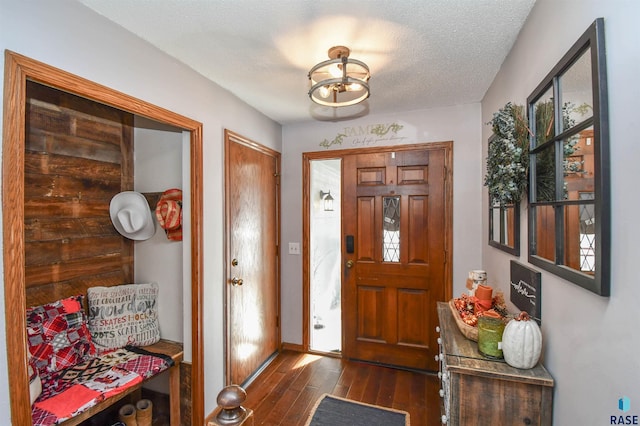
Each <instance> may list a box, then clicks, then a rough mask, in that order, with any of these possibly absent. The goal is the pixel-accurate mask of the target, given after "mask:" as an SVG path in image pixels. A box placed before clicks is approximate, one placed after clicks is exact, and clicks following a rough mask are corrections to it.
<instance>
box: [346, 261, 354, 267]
mask: <svg viewBox="0 0 640 426" xmlns="http://www.w3.org/2000/svg"><path fill="white" fill-rule="evenodd" d="M347 268H349V269H351V268H353V260H351V259H349V260H347Z"/></svg>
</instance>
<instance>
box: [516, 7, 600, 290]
mask: <svg viewBox="0 0 640 426" xmlns="http://www.w3.org/2000/svg"><path fill="white" fill-rule="evenodd" d="M527 109H528V120H529V128H530V130H531V137H530V145H529V160H530V163H529V211H528V219H529V226H528V229H529V232H528V234H529V235H528V238H529V257H528V260H529V262H530V263H532V264H534V265H536V266H538V267H540V268H542V269H544V270H547V271H549V272H552V273H554V274H556V275H558V276H560V277H562V278H564V279H566V280H568V281H570V282H573V283H575V284H577V285H579V286H581V287H583V288H585V289H587V290H589V291H592V292H594V293H596V294H599V295H601V296H608V295H609V292H610V259H609V252H610V202H609V199H610V182H609V180H610V178H609V174H610V171H609V169H610V166H609V120H608V104H607V76H606V61H605V46H604V20H603V19H602V18H598V19H597V20H596V21H595V22H594V23H593V24H592V25H591V26H590V27H589V28H588V29H587V31H586V32H585V33H584V34H583V35H582V36H581V37H580V38H579V39H578V41H577V42H576V43H575V44H574V45H573V46H572V47H571V49H570V50H569V51H568V52H567V53H566V54H565V55H564V57H563V58H562V59H561V60H560V62H559V63H558V64H557V65H556V66H555V67H554V68H553V70H552V71H551V72H550V73H549V74H548V75H547V77H546V78H545V79H544V80H543V81H542V82H541V83H540V85H538V87H537V88H536V89H535V90H534V92H533V93H532V94H531V95H530V96H529V97H528V98H527Z"/></svg>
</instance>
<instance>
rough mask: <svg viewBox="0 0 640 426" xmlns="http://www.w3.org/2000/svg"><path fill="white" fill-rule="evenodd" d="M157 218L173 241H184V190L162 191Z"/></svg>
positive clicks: (157, 208) (157, 206)
mask: <svg viewBox="0 0 640 426" xmlns="http://www.w3.org/2000/svg"><path fill="white" fill-rule="evenodd" d="M156 219H158V224H159V225H160V227H161V228H162V229H164V230H165V232H166V233H167V238H168V239H170V240H172V241H182V191H181V190H179V189H176V188H173V189H168V190H166V191H165V192H163V193H162V196H161V197H160V200H159V201H158V204H157V205H156Z"/></svg>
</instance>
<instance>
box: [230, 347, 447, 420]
mask: <svg viewBox="0 0 640 426" xmlns="http://www.w3.org/2000/svg"><path fill="white" fill-rule="evenodd" d="M438 390H439V382H438V378H437V377H436V375H435V374H431V373H421V372H414V371H406V370H399V369H395V368H389V367H384V366H379V365H373V364H368V363H364V362H354V361H345V360H342V359H339V358H333V357H326V356H320V355H312V354H304V353H299V352H293V351H283V352H282V353H281V354H279V355H278V356H277V357H276V358H275V359H274V360H273V361H272V363H271V364H270V365H269V366H268V367H267V368H266V369H265V370H264V371H263V372H262V373H261V374H260V375H259V376H258V377H257V378H256V379H255V380H254V381H253V383H251V384H250V385H249V386H248V387H247V389H246V391H247V400H246V401H245V403H244V404H243V406H244V407H246V408H249V409H252V410H253V412H254V421H255V425H286V426H296V425H304V423H305V421H306V420H307V418H308V416H309V414H310V412H311V409H312V408H313V405H314V404H315V402H316V401H317V400H318V398H319V397H320V396H321V395H322V394H324V393H329V394H332V395H336V396H340V397H343V398H349V399H353V400H355V401H361V402H365V403H368V404H375V405H381V406H386V407H391V408H395V409H398V410H404V411H407V412H408V413H409V415H410V420H411V426H435V425H439V424H441V423H440V405H439V404H440V397H439V395H438ZM371 426H378V425H371Z"/></svg>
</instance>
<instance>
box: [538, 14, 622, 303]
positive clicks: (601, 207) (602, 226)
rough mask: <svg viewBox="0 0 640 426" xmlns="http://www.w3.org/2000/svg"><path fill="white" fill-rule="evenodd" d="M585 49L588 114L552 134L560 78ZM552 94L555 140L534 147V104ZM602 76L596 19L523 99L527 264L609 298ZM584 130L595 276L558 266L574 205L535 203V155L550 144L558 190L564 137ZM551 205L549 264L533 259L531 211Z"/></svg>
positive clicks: (602, 52) (600, 27)
mask: <svg viewBox="0 0 640 426" xmlns="http://www.w3.org/2000/svg"><path fill="white" fill-rule="evenodd" d="M588 49H590V54H591V85H592V96H593V115H592V117H590V118H587V119H586V120H584V121H582V122H580V123H577V124H576V126H574V127H572V128H571V129H569V130H567V131H564V130H563V129H558V127H559V125H560V124H559V123H562V116H561V114H562V99H561V96H560V88H559V82H560V76H561V75H562V74H563V73H564V72H566V71H567V70H568V69H569V68H570V67H571V66H572V65H573V64H574V63H575V62H576V61H577V60H578V59H579V58H580V56H581V55H582V54H583V53H585V52H586V51H587V50H588ZM550 89H551V90H552V91H553V95H552V96H553V102H554V114H555V123H556V132H555V136H554V137H553V138H551V139H550V140H549V141H547V142H543V143H541V144H540V145H539V146H536V141H535V136H533V135H534V134H535V123H534V122H535V111H534V105H535V103H536V102H537V101H538V100H539V99H540V98H541V97H542V96H544V95H545V93H547V92H548V91H549V90H550ZM607 97H608V96H607V73H606V59H605V45H604V19H603V18H598V19H596V20H595V21H594V22H593V24H591V26H590V27H589V28H588V29H587V31H585V33H584V34H583V35H582V36H581V37H580V38H579V39H578V41H577V42H576V43H575V44H574V45H573V46H572V47H571V49H570V50H569V51H568V52H567V53H566V54H565V55H564V57H563V58H562V59H561V60H560V62H558V64H557V65H556V66H555V67H554V68H553V70H552V71H551V72H550V73H549V74H548V75H547V76H546V77H545V78H544V80H543V81H542V82H541V83H540V84H539V85H538V87H537V88H536V89H535V90H534V91H533V93H532V94H531V95H530V96H529V97H528V98H527V110H528V121H529V126H530V129H532V130H533V132H532V135H531V136H530V145H529V161H530V163H529V211H528V224H529V226H528V237H529V256H528V261H529V263H531V264H533V265H536V266H538V267H540V268H541V269H544V270H546V271H549V272H551V273H553V274H555V275H558V276H560V277H562V278H564V279H566V280H567V281H570V282H572V283H574V284H577V285H578V286H580V287H583V288H585V289H587V290H589V291H592V292H594V293H596V294H598V295H601V296H609V294H610V268H611V266H610V246H611V229H610V228H611V225H610V221H611V212H610V161H609V108H608V102H607ZM588 127H593V131H594V136H593V139H594V140H593V143H594V195H595V196H594V201H593V206H594V210H595V217H596V218H597V220H596V223H595V234H594V235H595V272H594V274H593V275H592V274H588V273H584V272H581V271H578V270H576V269H573V268H570V267H568V266H566V265H565V264H564V260H563V259H564V250H565V244H564V216H563V211H564V207H565V206H568V205H572V204H573V205H575V204H576V202H575V201H570V200H559V197H558V196H557V195H556V197H555V200H553V201H542V202H538V201H536V200H537V199H536V155H537V154H538V153H540V152H543V151H544V150H545V149H546V148H548V147H549V146H550V144H555V148H554V149H555V152H556V155H555V168H556V173H555V185H556V188H562V187H563V179H564V173H563V168H562V161H563V153H562V141H563V140H564V139H565V138H566V137H569V136H572V135H574V134H577V132H579V131H581V130H584V129H586V128H588ZM590 204H591V203H590ZM539 206H553V207H554V211H555V244H554V245H555V258H556V260H555V261H551V260H548V259H546V258H544V257H541V256H537V255H536V235H537V233H536V223H537V221H536V207H539Z"/></svg>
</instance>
